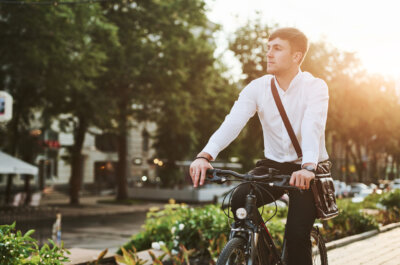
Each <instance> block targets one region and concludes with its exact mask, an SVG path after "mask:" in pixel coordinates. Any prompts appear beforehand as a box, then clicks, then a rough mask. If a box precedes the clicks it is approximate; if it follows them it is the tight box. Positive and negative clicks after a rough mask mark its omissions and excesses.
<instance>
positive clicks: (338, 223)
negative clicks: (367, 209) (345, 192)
mask: <svg viewBox="0 0 400 265" xmlns="http://www.w3.org/2000/svg"><path fill="white" fill-rule="evenodd" d="M338 207H339V216H337V217H335V218H333V219H330V220H328V221H324V222H323V226H324V230H323V231H322V234H323V236H324V237H325V239H326V240H327V241H331V240H335V239H339V238H342V237H346V236H351V235H355V234H359V233H362V232H366V231H369V230H373V229H377V228H378V222H377V221H376V220H375V218H374V217H373V216H370V215H367V214H365V213H363V211H362V207H361V205H359V204H355V203H352V202H351V201H350V200H338Z"/></svg>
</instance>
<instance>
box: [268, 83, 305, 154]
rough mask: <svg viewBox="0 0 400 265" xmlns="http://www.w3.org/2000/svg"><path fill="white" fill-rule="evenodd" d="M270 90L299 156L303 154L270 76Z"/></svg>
mask: <svg viewBox="0 0 400 265" xmlns="http://www.w3.org/2000/svg"><path fill="white" fill-rule="evenodd" d="M271 90H272V95H273V96H274V100H275V104H276V106H277V107H278V110H279V113H280V114H281V117H282V120H283V123H284V124H285V127H286V130H287V132H288V134H289V137H290V140H291V141H292V144H293V146H294V149H295V150H296V153H297V156H298V157H299V158H300V157H302V156H303V153H302V152H301V147H300V144H299V141H298V140H297V138H296V135H295V134H294V131H293V128H292V125H291V124H290V121H289V118H288V116H287V114H286V111H285V108H284V107H283V104H282V101H281V98H280V97H279V94H278V90H277V89H276V86H275V81H274V78H271Z"/></svg>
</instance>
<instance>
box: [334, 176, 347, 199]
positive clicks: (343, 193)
mask: <svg viewBox="0 0 400 265" xmlns="http://www.w3.org/2000/svg"><path fill="white" fill-rule="evenodd" d="M333 184H334V185H335V195H336V197H347V196H349V191H350V186H348V185H347V184H346V182H343V181H339V180H334V181H333Z"/></svg>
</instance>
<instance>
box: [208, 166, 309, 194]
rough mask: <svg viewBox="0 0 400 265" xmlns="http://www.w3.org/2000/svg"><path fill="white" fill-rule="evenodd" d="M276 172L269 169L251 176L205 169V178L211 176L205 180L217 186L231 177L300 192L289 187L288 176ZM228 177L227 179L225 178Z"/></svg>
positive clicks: (230, 171)
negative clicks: (265, 172) (261, 173)
mask: <svg viewBox="0 0 400 265" xmlns="http://www.w3.org/2000/svg"><path fill="white" fill-rule="evenodd" d="M277 172H278V171H277V170H275V169H272V168H271V169H270V170H269V173H268V174H265V175H260V176H255V175H251V174H239V173H237V172H235V171H232V170H223V169H218V168H214V169H207V172H206V174H207V176H212V178H207V180H208V181H211V182H215V183H218V184H222V183H225V182H226V181H228V180H229V176H233V177H235V178H237V179H240V180H242V181H261V180H263V181H264V182H265V183H270V185H271V186H276V187H279V188H282V189H287V190H300V191H302V190H301V189H300V188H298V187H296V186H291V185H290V184H289V181H290V177H291V176H290V175H278V174H277ZM227 176H228V177H227Z"/></svg>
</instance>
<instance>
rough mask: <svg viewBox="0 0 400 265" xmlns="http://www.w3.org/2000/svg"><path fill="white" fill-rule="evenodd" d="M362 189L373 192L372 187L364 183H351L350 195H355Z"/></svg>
mask: <svg viewBox="0 0 400 265" xmlns="http://www.w3.org/2000/svg"><path fill="white" fill-rule="evenodd" d="M362 190H370V191H371V192H370V193H372V191H373V190H372V189H371V188H370V187H368V186H367V185H365V184H364V183H351V184H350V191H349V196H351V197H354V196H355V195H356V194H359V193H361V191H362Z"/></svg>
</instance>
